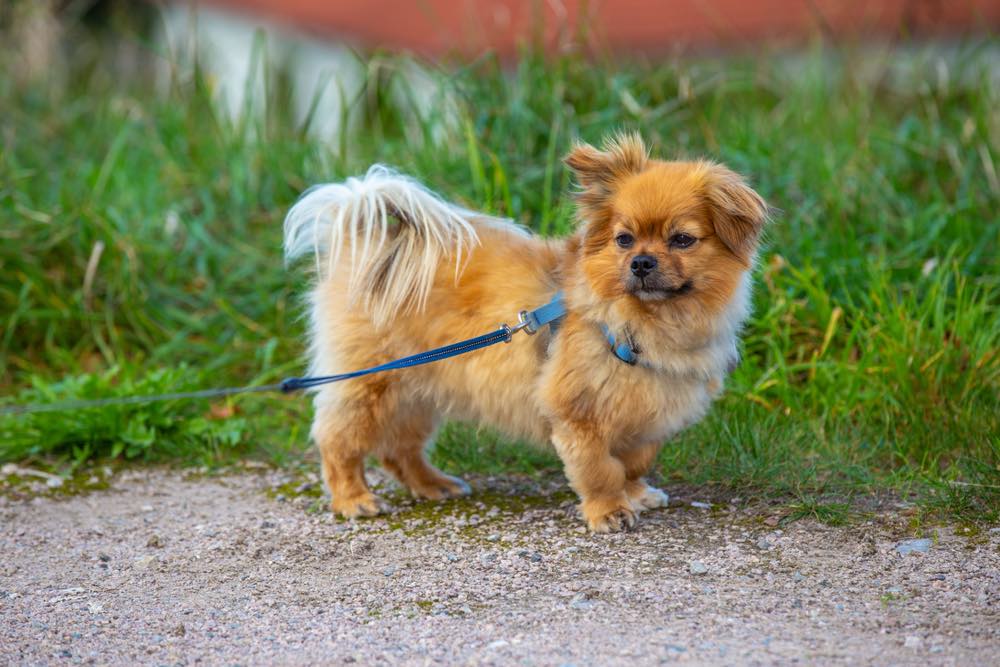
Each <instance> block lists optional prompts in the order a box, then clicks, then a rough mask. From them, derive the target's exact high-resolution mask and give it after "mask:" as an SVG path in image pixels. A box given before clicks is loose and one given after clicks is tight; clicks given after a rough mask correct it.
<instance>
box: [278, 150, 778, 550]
mask: <svg viewBox="0 0 1000 667" xmlns="http://www.w3.org/2000/svg"><path fill="white" fill-rule="evenodd" d="M566 164H567V165H568V166H569V167H570V169H572V170H573V172H574V173H575V175H576V178H577V180H578V181H579V184H580V186H581V188H582V191H581V192H580V193H579V197H578V202H579V228H578V230H577V231H576V233H575V234H573V235H572V236H570V237H569V238H567V239H540V238H536V237H534V236H531V235H530V234H528V233H526V232H525V231H524V229H523V228H521V227H520V226H518V225H515V224H513V223H512V222H511V221H509V220H504V219H499V218H495V217H491V216H488V215H485V214H482V213H476V212H473V211H470V210H466V209H464V208H460V207H458V206H455V205H452V204H449V203H446V202H444V201H442V200H441V199H440V198H438V197H437V196H435V195H434V194H433V193H431V192H430V191H428V190H427V189H426V188H425V187H423V186H422V185H420V184H419V183H417V182H416V181H414V180H412V179H410V178H407V177H405V176H400V175H397V174H395V173H394V172H392V171H390V170H388V169H386V168H385V167H382V166H378V165H376V166H374V167H372V168H371V169H370V170H369V171H368V173H367V174H366V175H365V176H364V177H363V178H360V179H354V178H352V179H348V180H347V181H346V182H345V183H343V184H328V185H320V186H317V187H314V188H312V189H311V190H309V191H308V192H307V193H306V194H305V195H304V196H303V197H302V199H301V200H299V202H298V203H297V204H296V205H295V206H294V208H292V210H291V211H290V212H289V214H288V218H287V219H286V221H285V249H286V255H287V257H288V258H290V259H291V258H295V257H298V256H301V255H314V256H315V258H316V262H317V268H318V279H317V282H316V285H315V287H314V289H313V291H312V294H311V305H312V349H311V357H312V366H311V372H312V373H314V374H333V373H339V372H345V371H349V370H355V369H360V368H366V367H369V366H373V365H376V364H381V363H385V362H387V361H390V360H393V359H396V358H399V357H402V356H404V355H410V354H414V353H417V352H420V351H423V350H427V349H430V348H433V347H436V346H440V345H445V344H448V343H452V342H455V341H458V340H461V339H464V338H469V337H472V336H477V335H480V334H483V333H485V332H487V331H489V330H492V329H494V328H495V327H496V326H498V325H499V324H500V323H502V322H509V323H512V322H514V321H515V320H516V315H517V313H518V311H521V310H525V309H528V310H531V309H534V308H537V307H539V306H541V305H543V304H545V303H547V302H549V301H550V300H551V299H552V298H553V295H555V294H556V293H558V292H562V293H563V295H564V299H565V304H566V309H567V314H566V316H565V317H564V318H563V319H562V320H561V321H560V322H559V324H558V327H545V328H543V329H542V330H541V331H540V332H539V333H538V334H537V335H535V336H530V337H529V336H527V335H524V334H518V335H515V336H514V338H513V340H512V341H511V342H510V343H509V344H506V345H497V346H494V347H490V348H487V349H484V350H480V351H478V352H474V353H471V354H468V355H466V356H461V357H457V358H453V359H448V360H446V361H442V362H439V363H435V364H430V365H427V366H422V367H419V368H412V369H407V370H402V371H392V372H387V373H381V374H377V375H372V376H368V377H363V378H358V379H353V380H349V381H346V382H343V383H339V384H333V385H328V386H326V387H325V388H323V389H321V390H320V391H319V392H318V393H317V395H316V416H315V421H314V423H313V426H312V437H313V439H314V440H315V442H316V444H317V445H318V447H319V450H320V453H321V454H322V459H323V463H322V466H323V477H324V479H325V480H326V483H327V485H328V486H329V489H330V492H331V494H332V498H333V501H332V507H333V510H334V511H335V512H338V513H340V514H342V515H344V516H347V517H356V516H359V515H373V514H376V513H378V512H379V510H380V502H379V500H378V499H377V498H376V496H375V495H373V494H372V492H371V490H370V489H369V488H368V484H367V482H366V481H365V475H364V461H365V457H366V456H367V455H369V454H374V455H375V456H376V457H378V459H379V460H380V461H381V463H382V465H383V466H385V468H386V469H387V470H389V471H390V472H391V473H392V474H393V475H394V476H395V477H396V478H397V479H399V481H400V482H401V483H402V484H404V485H406V486H407V487H408V488H409V489H410V490H411V491H412V492H413V494H414V495H415V496H418V497H421V498H429V499H439V498H445V497H448V496H454V495H460V494H465V493H468V491H469V487H468V486H467V485H466V484H465V483H464V482H462V481H461V480H459V479H456V478H454V477H449V476H447V475H445V474H443V473H441V472H440V471H438V470H436V469H435V468H434V467H433V466H431V465H430V464H429V463H428V462H427V459H426V458H425V456H424V449H425V447H426V446H427V444H428V442H429V441H430V440H431V439H432V438H433V436H434V432H435V429H436V428H437V426H438V425H439V424H440V423H441V421H442V419H445V418H448V419H458V420H467V421H472V422H478V423H485V424H489V425H491V426H493V427H495V428H497V429H499V430H501V431H502V432H505V433H507V434H509V435H511V436H515V437H518V438H523V439H526V440H530V441H535V442H538V443H546V442H551V443H552V445H553V446H554V447H555V450H556V452H558V454H559V456H560V458H561V459H562V461H563V463H564V465H565V470H566V476H567V477H568V479H569V483H570V485H571V486H572V487H573V489H574V490H575V491H576V493H577V494H578V495H579V496H580V499H581V505H580V509H581V511H582V513H583V517H584V518H585V519H586V521H587V525H588V526H589V527H590V529H591V530H594V531H597V532H607V531H614V530H622V529H627V528H630V527H632V526H633V525H634V524H635V521H636V516H637V515H638V514H639V512H641V511H642V510H644V509H651V508H655V507H660V506H662V505H664V504H665V502H666V500H667V495H666V494H665V493H663V492H662V491H660V490H658V489H656V488H653V487H651V486H649V485H647V484H646V482H645V481H644V480H643V476H644V475H645V474H646V473H647V472H648V471H649V469H650V467H651V466H652V464H653V462H654V461H655V459H656V455H657V452H658V451H659V449H660V446H661V445H662V443H663V442H664V441H665V440H666V439H668V438H670V437H671V436H673V435H674V434H676V433H677V432H679V431H680V430H681V429H683V428H685V427H687V426H690V425H691V424H693V423H695V422H696V421H698V420H699V419H700V418H701V417H702V416H703V415H704V414H705V412H706V411H707V410H708V407H709V404H710V403H711V401H712V399H713V398H714V397H715V396H716V395H717V394H718V393H719V391H720V390H721V388H722V383H723V380H724V378H725V376H726V373H727V370H728V369H729V368H731V367H732V365H733V364H735V362H736V360H737V355H738V352H737V337H738V334H739V331H740V328H741V326H742V324H743V322H744V320H745V319H746V317H747V314H748V310H749V299H750V273H749V272H750V269H751V267H752V265H753V263H754V258H755V255H756V252H757V246H758V240H759V238H760V234H761V230H762V228H763V226H764V224H765V222H766V220H767V206H766V205H765V203H764V201H763V200H762V199H761V198H760V196H758V195H757V193H755V192H754V191H753V190H751V189H750V188H749V187H748V186H747V184H746V183H745V182H744V180H743V179H742V178H740V176H738V175H737V174H735V173H733V172H732V171H730V170H729V169H727V168H725V167H723V166H721V165H718V164H714V163H712V162H706V161H696V162H666V161H661V160H654V159H650V158H649V156H648V153H647V150H646V148H645V146H644V145H643V142H642V140H641V139H640V138H639V137H638V136H635V135H623V136H617V137H614V138H612V139H611V140H609V141H608V142H607V143H606V144H605V146H604V149H603V150H597V149H596V148H594V147H593V146H589V145H586V144H584V145H578V146H577V147H575V148H574V149H573V151H572V152H571V153H570V154H569V156H568V157H567V158H566ZM612 340H613V341H618V342H620V341H627V344H628V347H629V348H631V350H632V352H633V355H634V361H635V362H636V363H634V364H630V363H626V362H624V361H623V360H622V359H621V358H620V357H619V356H618V355H616V354H615V352H614V349H613V346H612V344H610V343H609V341H612Z"/></svg>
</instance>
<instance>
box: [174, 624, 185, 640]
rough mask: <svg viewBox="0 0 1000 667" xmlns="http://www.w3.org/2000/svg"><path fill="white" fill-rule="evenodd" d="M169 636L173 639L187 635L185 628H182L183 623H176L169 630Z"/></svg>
mask: <svg viewBox="0 0 1000 667" xmlns="http://www.w3.org/2000/svg"><path fill="white" fill-rule="evenodd" d="M170 634H172V635H173V636H174V637H183V636H184V635H186V634H187V628H185V627H184V624H183V623H178V624H177V625H175V626H174V627H172V628H171V629H170Z"/></svg>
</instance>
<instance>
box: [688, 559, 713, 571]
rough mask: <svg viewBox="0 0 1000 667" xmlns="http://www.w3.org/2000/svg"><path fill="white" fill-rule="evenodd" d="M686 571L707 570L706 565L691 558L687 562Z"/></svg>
mask: <svg viewBox="0 0 1000 667" xmlns="http://www.w3.org/2000/svg"><path fill="white" fill-rule="evenodd" d="M688 571H689V572H691V574H705V573H707V572H708V566H707V565H705V564H704V563H702V562H701V561H700V560H693V561H691V562H690V563H688Z"/></svg>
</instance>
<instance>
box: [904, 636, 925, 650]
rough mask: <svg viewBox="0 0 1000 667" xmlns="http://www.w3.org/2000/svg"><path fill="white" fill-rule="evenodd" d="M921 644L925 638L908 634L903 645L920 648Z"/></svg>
mask: <svg viewBox="0 0 1000 667" xmlns="http://www.w3.org/2000/svg"><path fill="white" fill-rule="evenodd" d="M921 644H923V640H922V639H920V637H917V636H916V635H908V636H907V637H906V639H904V640H903V646H904V647H906V648H920V645H921Z"/></svg>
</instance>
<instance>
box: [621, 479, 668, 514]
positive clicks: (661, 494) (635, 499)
mask: <svg viewBox="0 0 1000 667" xmlns="http://www.w3.org/2000/svg"><path fill="white" fill-rule="evenodd" d="M629 502H631V503H632V507H633V508H634V509H635V510H636V511H637V512H641V511H643V510H652V509H656V508H658V507H666V506H667V504H669V503H670V496H669V495H668V494H667V492H666V491H663V490H661V489H658V488H656V487H655V486H649V485H648V484H644V485H643V488H642V489H639V490H637V492H636V493H635V494H634V495H633V494H629Z"/></svg>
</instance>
